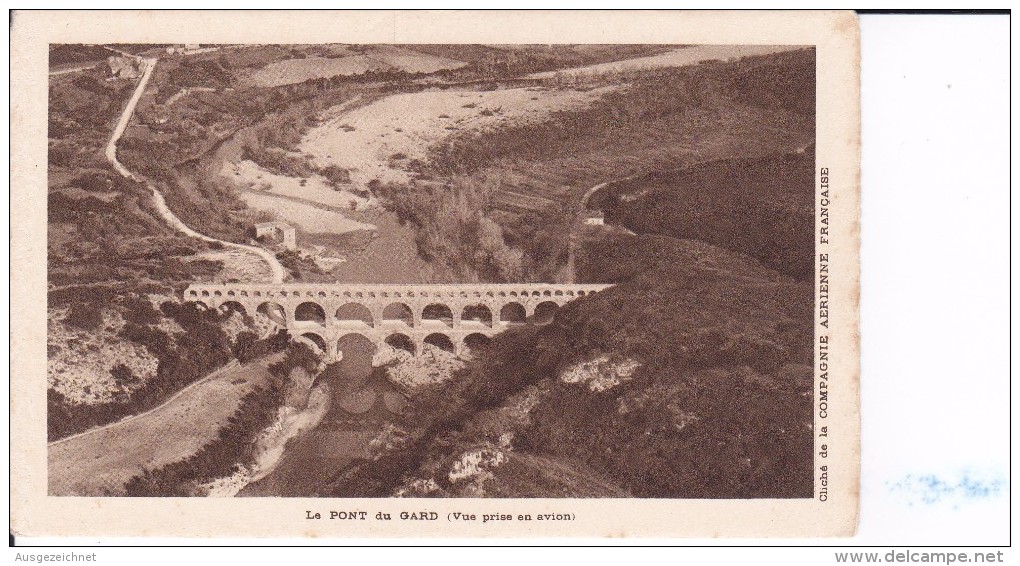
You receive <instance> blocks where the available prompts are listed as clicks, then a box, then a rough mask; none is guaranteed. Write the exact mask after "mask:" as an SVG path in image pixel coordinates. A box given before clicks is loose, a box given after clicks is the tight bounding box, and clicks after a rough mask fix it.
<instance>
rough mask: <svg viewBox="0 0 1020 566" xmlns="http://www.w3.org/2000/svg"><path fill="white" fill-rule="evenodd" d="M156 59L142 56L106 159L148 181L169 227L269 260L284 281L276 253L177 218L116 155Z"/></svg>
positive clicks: (276, 276) (275, 275)
mask: <svg viewBox="0 0 1020 566" xmlns="http://www.w3.org/2000/svg"><path fill="white" fill-rule="evenodd" d="M156 62H157V60H156V59H142V65H144V66H145V71H144V72H143V73H142V78H141V79H140V80H139V81H138V86H137V87H136V88H135V92H134V93H133V94H132V95H131V98H130V99H129V100H128V103H127V106H125V107H124V112H123V113H122V114H121V115H120V120H118V121H117V126H116V127H115V128H114V129H113V135H111V136H110V141H109V142H108V143H107V144H106V159H107V161H109V162H110V165H112V166H113V168H114V169H116V170H117V172H118V173H120V174H121V175H123V176H124V177H127V178H129V179H133V180H135V181H139V182H143V183H146V184H147V185H148V187H149V189H150V190H151V191H152V200H153V202H154V203H155V205H156V210H158V211H159V214H160V216H162V217H163V220H165V221H166V223H167V224H169V225H170V226H171V227H172V228H174V229H175V230H177V231H178V232H181V233H183V234H184V235H186V236H190V237H192V238H198V239H199V240H205V241H206V242H216V243H219V244H221V245H223V246H225V247H230V248H235V249H240V250H245V251H247V252H250V253H253V254H255V255H257V256H259V257H260V258H262V260H263V261H265V262H266V263H268V264H269V267H270V269H272V273H273V276H272V282H273V283H283V280H284V279H285V278H286V277H287V271H286V270H285V269H284V268H283V265H281V264H280V262H279V261H278V260H277V259H276V256H275V255H273V254H272V253H271V252H269V251H268V250H264V249H262V248H257V247H255V246H246V245H244V244H237V243H234V242H227V241H225V240H219V239H217V238H213V237H211V236H206V235H205V234H201V233H199V232H196V231H195V230H192V229H191V228H190V227H189V226H188V225H187V224H185V223H184V222H183V221H181V219H180V218H178V217H177V215H176V214H174V213H173V211H172V210H170V207H168V206H167V205H166V200H165V199H164V198H163V195H162V193H160V192H159V190H157V189H156V187H155V186H153V185H152V184H151V183H148V182H147V181H145V179H142V178H141V177H139V176H138V175H135V174H134V173H132V172H131V171H129V170H128V168H127V167H125V166H124V164H123V163H121V162H120V161H119V160H118V159H117V141H118V140H120V137H121V136H122V135H124V130H125V129H127V125H128V123H129V122H130V121H131V116H132V115H134V112H135V107H136V106H138V101H139V100H140V99H141V97H142V93H144V92H145V87H146V85H148V83H149V79H150V78H151V77H152V71H153V70H154V69H155V68H156Z"/></svg>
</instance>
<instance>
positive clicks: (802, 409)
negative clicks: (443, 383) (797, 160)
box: [334, 236, 812, 498]
mask: <svg viewBox="0 0 1020 566" xmlns="http://www.w3.org/2000/svg"><path fill="white" fill-rule="evenodd" d="M613 250H615V252H616V253H615V254H614V255H609V253H611V252H612V251H613ZM622 255H626V256H627V257H628V258H629V260H628V264H629V265H628V266H625V267H624V269H622V270H617V271H616V272H613V273H610V276H611V277H612V278H614V279H616V280H617V281H619V284H618V285H617V286H616V287H613V288H612V289H610V290H607V291H605V292H602V293H599V294H598V295H594V296H592V297H590V298H584V299H580V300H578V301H575V302H573V303H571V304H570V305H568V306H567V307H566V308H564V309H563V310H561V311H560V313H559V314H558V315H557V318H556V321H555V323H554V324H553V325H550V326H548V327H544V328H541V329H540V330H537V331H530V332H520V333H504V334H503V335H501V336H500V337H499V338H498V339H497V340H496V341H495V342H494V344H493V346H492V347H491V348H490V349H489V350H488V351H487V352H486V353H485V354H484V355H483V356H482V357H481V358H480V359H479V360H476V361H475V362H473V363H472V364H471V365H469V367H468V368H467V369H466V370H465V371H464V372H463V373H462V374H461V375H460V376H459V379H458V380H456V381H454V382H452V384H451V385H449V386H447V387H443V388H438V389H437V390H434V391H431V392H428V393H425V394H422V395H421V397H420V398H419V399H418V400H417V401H416V407H415V411H414V415H413V416H411V417H409V418H408V419H406V420H405V422H404V424H403V426H405V427H406V428H407V429H408V430H410V431H412V432H411V437H412V438H414V439H415V441H414V442H413V443H411V444H410V445H409V447H408V448H406V449H404V450H398V451H395V452H393V453H390V454H386V455H384V456H383V457H380V458H378V459H376V460H373V461H367V462H364V463H362V464H361V465H360V466H358V467H356V468H355V469H353V470H352V471H350V472H348V473H347V474H346V475H344V476H343V477H341V478H338V480H337V482H336V483H335V485H334V495H336V496H343V497H356V496H380V495H386V494H391V493H400V494H403V495H422V496H453V497H463V496H478V495H481V496H491V497H548V496H567V497H596V496H613V495H617V496H618V495H619V494H624V493H628V494H632V495H634V496H638V497H689V498H706V497H724V498H735V497H809V496H810V495H811V493H812V474H811V463H812V455H811V450H812V435H811V391H812V381H811V375H812V372H811V366H810V360H811V292H812V290H811V286H810V284H809V283H798V282H796V281H794V280H792V279H790V278H788V277H785V276H782V275H780V274H778V273H776V272H774V271H772V270H769V269H767V268H765V267H763V266H762V265H761V264H759V263H757V262H756V261H754V260H752V259H750V258H748V257H746V256H742V255H740V254H735V253H732V252H728V251H725V250H721V249H719V248H716V247H713V246H710V245H707V244H704V243H700V242H695V241H689V240H675V239H672V238H663V237H658V236H620V237H619V238H614V239H610V240H607V241H604V242H602V243H600V244H598V245H596V246H595V247H593V248H592V249H591V253H590V256H589V260H588V261H587V262H586V263H585V268H584V269H585V271H586V272H588V278H592V277H591V274H593V273H599V274H601V273H604V272H605V269H604V267H605V266H607V265H611V264H615V263H616V260H617V258H619V257H620V256H622ZM596 258H597V259H596ZM628 271H630V272H629V273H628ZM594 279H597V280H604V279H603V278H602V277H598V278H594Z"/></svg>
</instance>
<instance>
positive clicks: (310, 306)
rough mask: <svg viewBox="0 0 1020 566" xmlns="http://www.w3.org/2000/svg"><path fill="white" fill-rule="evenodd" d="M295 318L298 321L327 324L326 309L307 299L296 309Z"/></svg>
mask: <svg viewBox="0 0 1020 566" xmlns="http://www.w3.org/2000/svg"><path fill="white" fill-rule="evenodd" d="M294 320H296V321H298V322H315V323H318V324H319V325H320V326H325V325H326V310H325V309H323V308H322V305H320V304H319V303H316V302H315V301H305V302H303V303H301V304H299V305H298V306H297V308H295V309H294Z"/></svg>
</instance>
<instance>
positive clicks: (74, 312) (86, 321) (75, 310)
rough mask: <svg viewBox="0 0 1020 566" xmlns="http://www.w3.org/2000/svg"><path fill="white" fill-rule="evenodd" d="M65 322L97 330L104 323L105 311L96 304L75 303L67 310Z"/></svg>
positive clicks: (85, 328)
mask: <svg viewBox="0 0 1020 566" xmlns="http://www.w3.org/2000/svg"><path fill="white" fill-rule="evenodd" d="M64 323H65V324H67V325H69V326H73V327H75V328H80V329H82V330H95V329H97V328H99V326H100V325H102V324H103V311H102V310H101V309H100V308H98V307H96V306H95V305H90V304H86V303H75V304H74V305H71V308H70V309H69V310H68V311H67V316H65V317H64Z"/></svg>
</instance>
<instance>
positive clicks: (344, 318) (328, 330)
mask: <svg viewBox="0 0 1020 566" xmlns="http://www.w3.org/2000/svg"><path fill="white" fill-rule="evenodd" d="M607 287H610V285H573V284H568V285H560V284H532V283H523V284H474V285H359V284H249V283H226V284H195V285H192V286H190V287H188V288H187V289H186V290H185V291H184V300H185V301H195V302H200V303H203V304H204V305H206V306H208V307H211V308H217V309H237V310H241V311H243V312H244V313H245V314H248V315H254V314H255V313H256V312H258V313H262V314H264V315H266V316H267V317H269V318H270V319H271V320H273V321H274V322H275V323H276V324H278V325H279V326H282V327H285V328H287V330H288V331H290V333H291V334H292V335H294V336H295V337H297V336H303V337H304V338H306V339H308V340H311V341H312V342H314V343H316V344H317V345H318V346H319V348H321V349H322V350H324V351H325V352H326V355H327V357H328V358H329V359H331V360H332V359H336V357H337V356H336V355H337V352H338V350H339V349H340V346H338V343H340V342H341V341H342V339H345V337H347V336H348V335H349V334H360V335H362V336H364V337H366V338H368V339H369V340H371V341H372V342H373V343H375V344H376V345H379V344H382V343H387V344H390V345H391V346H394V347H397V348H404V349H406V350H409V351H411V352H413V353H420V352H422V350H423V348H424V345H425V344H432V345H434V346H437V347H439V348H443V349H445V350H448V351H452V352H455V353H458V354H459V353H461V352H462V351H463V350H464V349H465V348H471V347H473V346H475V345H476V344H479V343H485V342H487V341H488V340H489V338H490V337H491V336H493V335H494V334H497V333H499V332H501V331H503V330H505V329H507V328H510V327H513V326H516V325H522V324H548V323H549V322H551V321H552V319H553V316H554V315H555V312H556V310H557V309H558V308H559V307H560V306H562V305H564V304H566V303H568V302H570V301H572V300H574V299H577V298H579V297H584V296H587V295H591V294H593V293H597V292H599V291H601V290H603V289H605V288H607Z"/></svg>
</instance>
